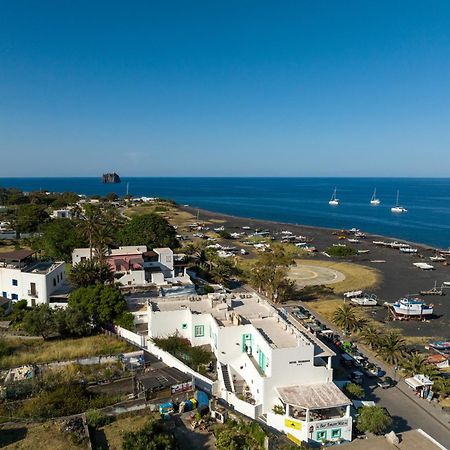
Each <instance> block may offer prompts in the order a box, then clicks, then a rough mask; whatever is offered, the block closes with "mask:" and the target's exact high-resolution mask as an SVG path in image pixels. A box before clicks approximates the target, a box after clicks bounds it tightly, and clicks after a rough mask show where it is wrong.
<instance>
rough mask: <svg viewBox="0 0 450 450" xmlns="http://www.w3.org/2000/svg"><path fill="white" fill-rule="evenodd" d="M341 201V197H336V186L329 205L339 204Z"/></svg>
mask: <svg viewBox="0 0 450 450" xmlns="http://www.w3.org/2000/svg"><path fill="white" fill-rule="evenodd" d="M339 203H340V201H339V199H338V198H337V197H336V188H334V191H333V195H332V196H331V199H330V201H329V202H328V204H329V205H332V206H338V205H339Z"/></svg>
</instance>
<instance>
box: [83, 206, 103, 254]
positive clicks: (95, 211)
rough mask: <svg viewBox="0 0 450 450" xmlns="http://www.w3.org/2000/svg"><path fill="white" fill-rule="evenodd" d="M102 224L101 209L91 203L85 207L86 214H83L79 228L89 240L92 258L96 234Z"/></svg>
mask: <svg viewBox="0 0 450 450" xmlns="http://www.w3.org/2000/svg"><path fill="white" fill-rule="evenodd" d="M100 226H101V210H100V208H98V207H95V206H93V205H91V204H87V205H86V206H85V207H84V214H82V215H81V222H80V223H79V228H80V231H81V233H82V234H83V236H84V237H86V239H87V240H88V242H89V256H90V259H92V250H93V248H94V239H95V234H96V233H97V231H98V229H99V227H100Z"/></svg>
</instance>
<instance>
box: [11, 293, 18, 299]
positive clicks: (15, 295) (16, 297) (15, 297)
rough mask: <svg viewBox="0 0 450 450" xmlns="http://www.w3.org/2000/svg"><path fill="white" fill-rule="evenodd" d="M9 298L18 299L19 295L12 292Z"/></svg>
mask: <svg viewBox="0 0 450 450" xmlns="http://www.w3.org/2000/svg"><path fill="white" fill-rule="evenodd" d="M11 300H19V296H18V295H17V294H12V295H11Z"/></svg>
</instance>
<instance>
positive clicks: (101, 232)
mask: <svg viewBox="0 0 450 450" xmlns="http://www.w3.org/2000/svg"><path fill="white" fill-rule="evenodd" d="M112 236H113V231H112V228H111V226H110V225H109V224H99V226H98V228H97V230H96V231H95V234H94V236H93V245H94V249H95V257H96V259H98V260H99V262H100V263H104V262H105V256H106V255H107V253H108V250H109V248H110V247H111V245H112V244H113V237H112Z"/></svg>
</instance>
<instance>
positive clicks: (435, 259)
mask: <svg viewBox="0 0 450 450" xmlns="http://www.w3.org/2000/svg"><path fill="white" fill-rule="evenodd" d="M430 261H433V262H443V261H446V259H445V258H444V257H443V256H441V255H436V256H430Z"/></svg>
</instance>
